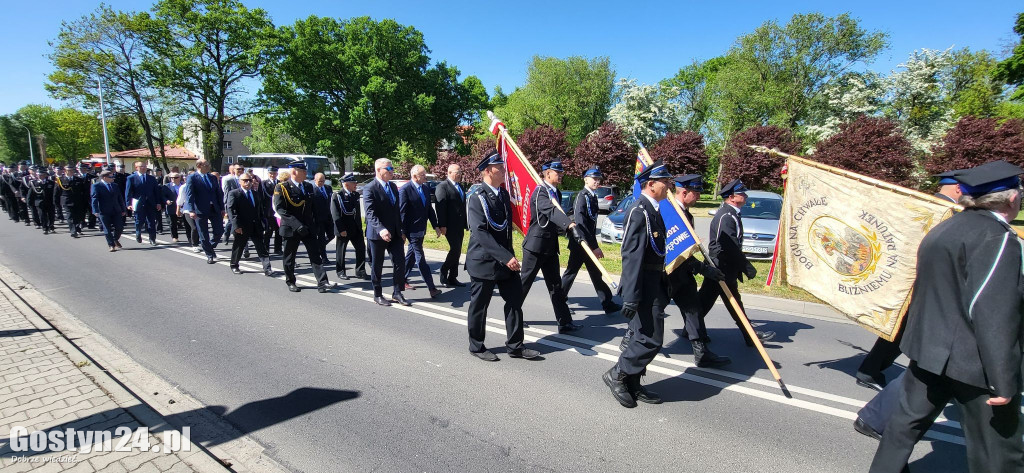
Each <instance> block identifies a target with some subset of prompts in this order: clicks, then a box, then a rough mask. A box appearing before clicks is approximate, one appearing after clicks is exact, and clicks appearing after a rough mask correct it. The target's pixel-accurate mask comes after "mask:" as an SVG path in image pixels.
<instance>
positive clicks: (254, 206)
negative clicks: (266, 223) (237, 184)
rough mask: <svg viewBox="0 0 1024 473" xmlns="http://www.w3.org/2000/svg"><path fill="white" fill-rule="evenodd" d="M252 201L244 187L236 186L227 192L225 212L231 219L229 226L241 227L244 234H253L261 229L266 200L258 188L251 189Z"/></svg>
mask: <svg viewBox="0 0 1024 473" xmlns="http://www.w3.org/2000/svg"><path fill="white" fill-rule="evenodd" d="M250 192H251V193H252V201H250V200H249V196H248V195H247V194H246V191H245V189H242V188H238V189H234V190H232V191H231V192H229V193H228V201H227V212H228V218H229V219H231V228H241V229H242V231H243V232H245V234H246V235H255V234H258V233H259V232H262V231H263V219H264V218H266V209H265V206H266V205H267V204H266V201H265V200H264V197H263V195H262V192H261V191H260V189H251V191H250Z"/></svg>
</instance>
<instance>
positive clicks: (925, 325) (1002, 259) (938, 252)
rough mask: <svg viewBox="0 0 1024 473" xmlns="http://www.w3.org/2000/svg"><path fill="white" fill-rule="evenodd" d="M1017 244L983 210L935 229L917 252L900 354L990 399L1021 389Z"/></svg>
mask: <svg viewBox="0 0 1024 473" xmlns="http://www.w3.org/2000/svg"><path fill="white" fill-rule="evenodd" d="M1021 253H1022V251H1021V241H1020V240H1019V239H1018V238H1017V234H1016V232H1014V230H1013V229H1012V228H1011V227H1010V226H1009V225H1007V224H1006V223H1004V222H1003V221H1002V220H1000V219H999V218H997V217H996V216H995V215H994V214H992V213H991V212H989V211H987V210H979V209H968V210H965V211H963V212H961V213H958V214H956V215H953V216H952V217H950V218H949V219H948V220H946V221H944V222H942V223H939V224H938V225H936V226H935V228H933V229H932V230H931V231H930V232H928V234H927V235H925V237H924V239H923V240H921V245H920V246H919V247H918V251H917V275H918V276H917V280H915V281H914V292H913V293H914V297H913V299H912V300H911V302H910V307H909V308H908V309H907V315H906V317H907V326H906V328H905V329H904V330H905V331H904V333H903V341H902V343H900V349H902V350H903V352H904V353H905V354H906V355H907V356H908V357H910V359H911V360H914V361H916V362H917V365H918V366H919V367H921V368H922V369H924V370H926V371H929V372H932V373H935V374H945V375H946V376H948V377H950V378H953V379H955V380H957V381H960V382H962V383H965V384H969V385H971V386H977V387H979V388H982V389H986V390H988V391H989V392H990V393H991V394H992V395H995V396H1003V397H1012V396H1014V395H1015V394H1017V393H1019V392H1021V348H1022V346H1024V334H1022V328H1024V327H1022V319H1021V296H1022V294H1024V291H1022V288H1024V277H1022V276H1021V269H1022V268H1021V257H1022V254H1021Z"/></svg>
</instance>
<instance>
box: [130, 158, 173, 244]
mask: <svg viewBox="0 0 1024 473" xmlns="http://www.w3.org/2000/svg"><path fill="white" fill-rule="evenodd" d="M126 182H127V186H128V187H127V188H126V189H125V190H124V203H125V206H127V207H128V210H130V211H132V212H133V214H134V216H135V241H137V242H139V243H142V228H143V227H145V228H146V233H147V234H148V235H149V245H150V246H156V219H157V218H159V212H160V210H161V209H163V202H164V196H163V192H161V190H160V184H159V183H157V180H156V178H155V177H153V176H151V175H149V172H148V169H147V166H146V162H145V161H135V172H134V173H133V174H132V175H131V176H128V179H127V181H126Z"/></svg>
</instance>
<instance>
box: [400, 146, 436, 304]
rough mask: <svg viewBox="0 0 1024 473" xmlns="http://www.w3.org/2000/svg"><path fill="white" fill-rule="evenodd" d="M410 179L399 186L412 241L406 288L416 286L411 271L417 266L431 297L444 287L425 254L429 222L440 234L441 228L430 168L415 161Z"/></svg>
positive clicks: (406, 230) (402, 211) (404, 224)
mask: <svg viewBox="0 0 1024 473" xmlns="http://www.w3.org/2000/svg"><path fill="white" fill-rule="evenodd" d="M409 177H410V179H409V182H407V183H405V185H404V186H402V188H401V189H399V190H398V212H399V213H400V214H401V215H402V235H403V236H405V238H406V239H407V240H408V241H409V249H408V250H407V251H406V253H405V281H406V283H405V288H406V289H412V285H411V284H409V275H410V274H411V273H412V268H413V267H414V266H415V267H416V268H417V269H419V271H420V276H423V282H424V283H425V284H426V285H427V290H428V291H430V297H431V298H434V297H437V296H439V295H441V290H440V289H438V288H437V287H435V286H434V278H433V276H431V274H430V265H429V264H427V258H426V257H425V256H424V255H423V238H424V237H425V236H426V234H427V222H428V221H429V222H430V225H431V226H432V227H434V229H435V231H436V232H437V234H438V236H440V234H441V231H440V230H439V229H438V227H437V216H436V215H435V214H434V208H433V207H432V206H431V205H430V197H429V195H428V194H430V190H429V189H427V187H426V185H427V170H426V168H424V167H423V166H420V165H418V164H417V165H415V166H413V167H412V169H410V174H409Z"/></svg>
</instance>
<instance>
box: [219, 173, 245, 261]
mask: <svg viewBox="0 0 1024 473" xmlns="http://www.w3.org/2000/svg"><path fill="white" fill-rule="evenodd" d="M244 172H245V166H242V165H240V164H232V165H230V166H228V173H227V175H226V176H224V178H223V179H221V181H220V187H221V190H222V191H223V192H224V204H225V205H227V201H228V193H229V192H231V191H233V190H235V189H238V188H239V187H241V186H240V185H239V184H238V178H239V177H241V176H242V173H244ZM233 233H234V232H233V231H232V230H231V220H230V219H229V220H228V222H227V224H226V225H225V226H224V242H225V243H229V242H230V241H231V235H232V234H233Z"/></svg>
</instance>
